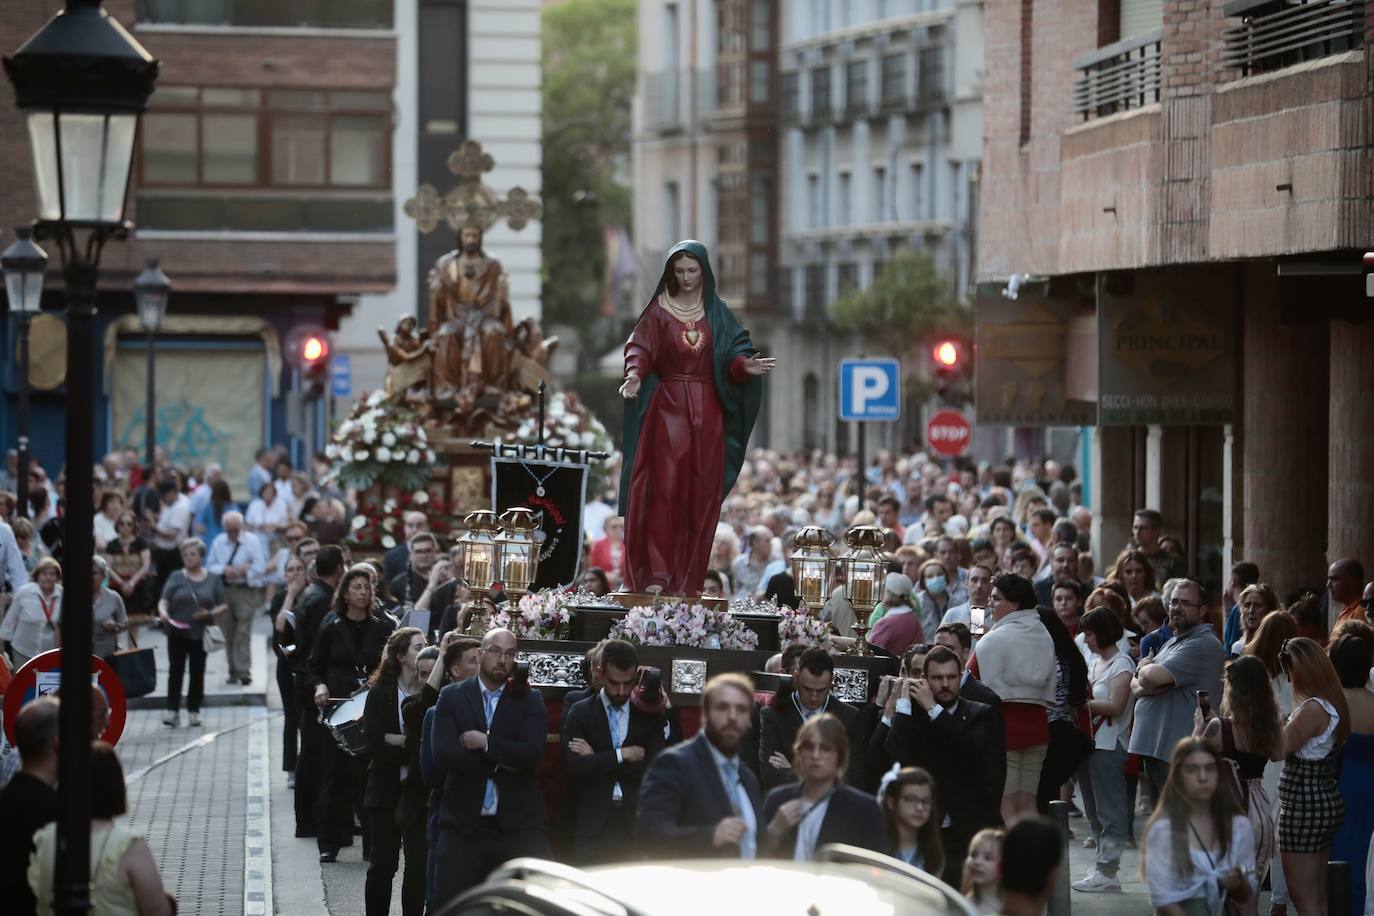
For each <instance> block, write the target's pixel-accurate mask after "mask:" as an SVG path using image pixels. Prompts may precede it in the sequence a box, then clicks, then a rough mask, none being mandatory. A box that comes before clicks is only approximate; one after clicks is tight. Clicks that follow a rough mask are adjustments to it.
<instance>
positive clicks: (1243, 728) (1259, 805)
mask: <svg viewBox="0 0 1374 916" xmlns="http://www.w3.org/2000/svg"><path fill="white" fill-rule="evenodd" d="M1222 682H1223V692H1222V697H1221V716H1220V717H1214V718H1210V719H1207V718H1204V717H1203V714H1202V710H1201V709H1198V710H1197V711H1196V712H1195V713H1194V728H1193V734H1194V735H1199V736H1201V737H1203V738H1205V739H1206V740H1207V743H1208V744H1210V745H1211V746H1212V748H1213V749H1214V750H1216V751H1218V752H1219V753H1220V754H1221V756H1222V761H1223V763H1222V765H1223V766H1229V767H1231V768H1232V770H1233V771H1234V773H1235V776H1236V780H1231V778H1230V776H1229V775H1228V774H1226V773H1223V774H1222V782H1223V783H1226V784H1228V785H1239V786H1240V787H1241V795H1242V797H1241V798H1239V799H1237V801H1238V802H1239V803H1240V806H1241V807H1242V808H1244V809H1245V812H1246V814H1247V816H1248V817H1249V820H1250V830H1251V832H1252V833H1253V835H1254V837H1255V880H1256V881H1257V882H1263V881H1264V875H1265V873H1266V872H1267V871H1268V869H1269V863H1270V862H1271V861H1272V860H1273V858H1274V841H1275V833H1274V801H1273V799H1272V798H1271V797H1270V795H1269V792H1268V791H1267V790H1266V789H1265V788H1264V768H1265V766H1266V765H1267V764H1268V763H1269V762H1271V761H1275V760H1282V759H1283V727H1282V726H1281V725H1280V724H1279V708H1278V704H1277V703H1275V702H1274V690H1273V688H1272V687H1271V686H1270V684H1269V672H1268V671H1266V670H1265V668H1264V664H1263V663H1262V662H1260V660H1259V659H1257V658H1254V657H1252V656H1248V655H1247V656H1242V657H1240V658H1238V659H1236V660H1235V661H1234V662H1232V663H1231V664H1230V665H1228V666H1227V667H1226V669H1225V670H1224V671H1223V672H1222ZM1237 780H1238V781H1237ZM1228 791H1229V789H1228ZM1258 907H1259V899H1258V897H1252V898H1250V899H1249V900H1247V901H1246V902H1245V903H1244V904H1243V905H1242V907H1241V910H1242V912H1244V913H1251V914H1253V913H1256V912H1258Z"/></svg>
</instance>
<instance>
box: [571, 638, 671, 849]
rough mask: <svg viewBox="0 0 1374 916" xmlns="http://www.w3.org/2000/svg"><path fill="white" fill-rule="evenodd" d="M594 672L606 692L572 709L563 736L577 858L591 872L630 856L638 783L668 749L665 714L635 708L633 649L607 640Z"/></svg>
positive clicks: (636, 663)
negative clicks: (594, 866) (593, 867)
mask: <svg viewBox="0 0 1374 916" xmlns="http://www.w3.org/2000/svg"><path fill="white" fill-rule="evenodd" d="M597 668H598V669H599V674H600V681H601V691H600V692H599V693H598V694H595V695H593V696H589V697H587V698H586V699H584V700H581V701H580V702H578V703H577V704H576V705H575V706H573V708H572V711H571V712H569V713H568V716H567V718H566V719H564V721H563V735H562V745H563V770H564V772H565V773H566V774H567V777H568V790H569V795H570V797H571V806H570V811H571V814H572V818H573V827H572V835H573V855H574V856H575V857H576V860H577V861H578V862H581V863H585V864H589V865H591V864H596V863H600V862H611V861H616V860H618V859H624V858H627V857H628V856H629V855H630V854H631V851H632V846H631V842H632V841H631V835H632V832H633V831H632V828H633V827H634V817H635V807H636V802H638V800H639V784H640V780H642V779H643V778H644V769H645V767H647V766H648V765H649V764H650V763H652V762H653V759H654V757H656V756H657V755H658V752H659V751H661V750H662V749H663V721H664V720H663V714H662V713H661V712H660V713H656V714H655V713H650V712H645V711H642V710H640V709H637V708H635V707H634V706H633V704H631V703H630V694H631V693H633V692H634V686H635V679H636V677H637V676H638V674H639V654H638V653H637V652H636V651H635V647H634V646H633V645H631V644H630V643H628V642H625V641H624V640H620V639H612V640H610V641H609V642H607V643H606V645H605V646H603V647H602V649H601V655H600V659H599V661H598V663H597Z"/></svg>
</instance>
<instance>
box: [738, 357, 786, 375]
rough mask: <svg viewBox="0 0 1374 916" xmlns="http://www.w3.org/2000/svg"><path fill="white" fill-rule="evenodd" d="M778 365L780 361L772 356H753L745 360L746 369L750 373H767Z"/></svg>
mask: <svg viewBox="0 0 1374 916" xmlns="http://www.w3.org/2000/svg"><path fill="white" fill-rule="evenodd" d="M777 366H778V361H777V360H776V359H774V358H773V357H771V356H751V357H749V358H748V359H746V360H745V361H744V371H745V372H747V373H749V374H750V375H767V374H768V373H769V372H771V371H773V370H774V369H776V368H777Z"/></svg>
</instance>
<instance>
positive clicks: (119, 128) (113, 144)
mask: <svg viewBox="0 0 1374 916" xmlns="http://www.w3.org/2000/svg"><path fill="white" fill-rule="evenodd" d="M58 121H59V123H60V125H61V128H60V129H61V136H62V183H63V190H64V192H65V199H64V201H63V203H65V205H66V212H65V213H63V214H62V218H64V219H67V220H73V221H74V220H82V221H91V222H100V223H117V222H119V221H121V220H122V219H123V218H124V192H125V189H126V188H127V187H128V182H129V161H130V159H131V158H132V156H133V153H134V132H135V129H136V128H137V126H138V116H137V115H133V114H112V115H104V114H87V113H84V112H69V113H66V114H62V115H59V116H58Z"/></svg>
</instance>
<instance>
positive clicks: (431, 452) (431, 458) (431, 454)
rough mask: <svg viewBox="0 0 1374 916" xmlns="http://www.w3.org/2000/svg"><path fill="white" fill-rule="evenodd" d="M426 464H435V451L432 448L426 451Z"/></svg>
mask: <svg viewBox="0 0 1374 916" xmlns="http://www.w3.org/2000/svg"><path fill="white" fill-rule="evenodd" d="M425 462H426V463H427V464H433V463H434V449H432V448H431V449H426V450H425Z"/></svg>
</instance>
